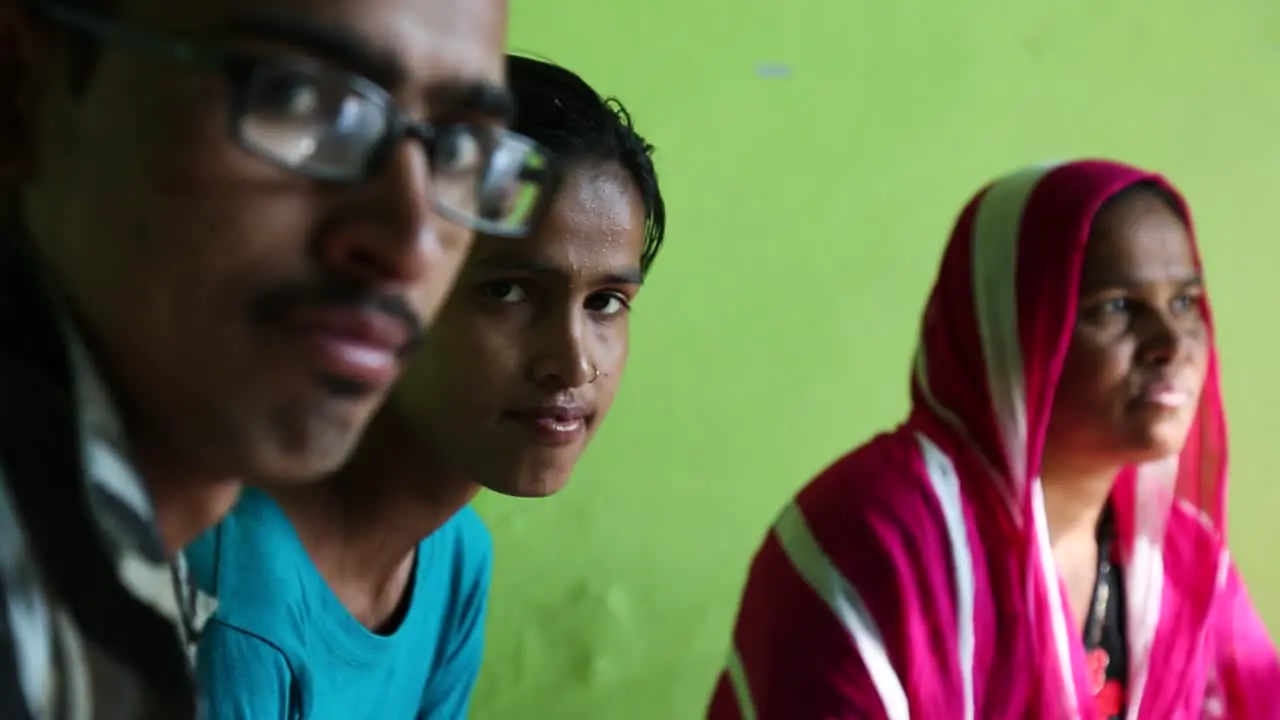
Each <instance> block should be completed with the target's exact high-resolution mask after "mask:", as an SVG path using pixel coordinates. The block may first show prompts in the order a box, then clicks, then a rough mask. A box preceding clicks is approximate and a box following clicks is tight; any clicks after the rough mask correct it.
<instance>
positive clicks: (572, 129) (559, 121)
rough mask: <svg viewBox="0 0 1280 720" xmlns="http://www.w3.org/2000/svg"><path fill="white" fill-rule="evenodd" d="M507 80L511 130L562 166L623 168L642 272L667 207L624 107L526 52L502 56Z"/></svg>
mask: <svg viewBox="0 0 1280 720" xmlns="http://www.w3.org/2000/svg"><path fill="white" fill-rule="evenodd" d="M507 82H508V84H509V85H510V86H511V91H512V92H513V93H515V97H516V108H517V115H516V122H515V127H514V129H515V130H516V131H517V132H519V133H522V134H524V135H527V136H528V137H530V138H533V139H534V140H536V141H537V142H539V143H541V144H542V145H543V146H544V147H546V148H547V149H548V150H550V151H551V152H553V153H555V155H556V156H557V157H558V158H559V159H560V160H561V161H562V162H563V163H565V164H566V165H567V166H570V167H572V166H573V165H576V164H580V163H586V162H605V163H608V162H616V163H618V164H619V165H621V166H622V168H623V169H624V170H626V172H627V175H629V176H630V177H631V180H632V181H633V182H634V183H635V185H636V189H637V190H639V192H640V198H641V200H642V202H643V204H644V213H645V228H644V233H645V243H644V252H643V254H642V255H641V257H640V267H641V269H642V270H643V271H644V272H646V273H647V272H648V271H649V267H650V266H651V265H652V264H653V260H654V258H656V257H657V255H658V250H660V249H661V248H662V241H663V239H664V237H665V235H666V230H667V211H666V205H665V204H664V203H663V201H662V191H661V190H660V189H659V187H658V174H657V171H656V170H655V169H654V166H653V151H654V148H653V145H650V144H649V142H648V141H646V140H645V139H644V138H643V137H642V136H641V135H640V134H639V133H638V132H636V129H635V126H634V125H633V123H632V121H631V114H630V113H629V112H627V109H626V107H624V106H623V104H622V103H621V102H620V101H619V100H618V99H617V98H613V97H602V96H601V95H600V94H599V93H597V92H596V91H595V90H594V89H592V87H591V86H590V85H588V84H587V83H586V81H584V80H583V79H582V78H580V77H578V76H577V75H576V74H574V73H572V72H570V71H569V70H566V69H565V68H563V67H560V66H558V65H554V64H552V63H548V62H543V61H541V60H534V59H532V58H528V57H521V56H518V55H509V56H507Z"/></svg>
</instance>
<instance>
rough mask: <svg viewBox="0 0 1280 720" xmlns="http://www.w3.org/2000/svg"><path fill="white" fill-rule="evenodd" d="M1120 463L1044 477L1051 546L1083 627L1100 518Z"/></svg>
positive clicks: (1094, 569) (1093, 578) (1092, 583)
mask: <svg viewBox="0 0 1280 720" xmlns="http://www.w3.org/2000/svg"><path fill="white" fill-rule="evenodd" d="M1118 471H1119V470H1118V468H1108V469H1106V470H1100V471H1095V472H1061V471H1059V472H1052V471H1049V470H1046V471H1045V473H1044V474H1043V476H1042V478H1041V481H1040V482H1041V486H1042V488H1043V490H1044V514H1045V524H1046V525H1047V528H1046V530H1047V531H1048V535H1049V546H1050V548H1051V549H1052V551H1053V559H1054V563H1055V564H1056V565H1057V567H1058V575H1059V576H1060V577H1061V578H1062V582H1063V585H1064V586H1065V587H1066V591H1067V601H1068V604H1069V605H1070V607H1071V613H1072V616H1073V617H1074V619H1075V622H1076V625H1077V627H1080V628H1083V627H1084V623H1085V621H1086V619H1087V617H1088V612H1089V606H1090V604H1091V602H1092V599H1093V592H1094V586H1095V584H1096V582H1097V575H1098V570H1097V568H1098V532H1097V530H1098V520H1099V518H1101V516H1102V513H1103V511H1104V510H1105V509H1106V506H1107V501H1108V499H1109V498H1110V497H1111V488H1112V486H1113V485H1114V484H1115V478H1116V474H1117V473H1118Z"/></svg>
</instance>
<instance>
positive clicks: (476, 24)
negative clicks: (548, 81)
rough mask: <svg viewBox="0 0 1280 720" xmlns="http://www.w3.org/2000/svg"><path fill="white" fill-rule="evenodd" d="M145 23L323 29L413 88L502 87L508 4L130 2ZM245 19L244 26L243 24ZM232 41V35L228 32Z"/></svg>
mask: <svg viewBox="0 0 1280 720" xmlns="http://www.w3.org/2000/svg"><path fill="white" fill-rule="evenodd" d="M129 4H130V5H133V6H135V7H139V8H140V9H142V8H145V9H143V10H142V13H143V14H144V15H145V16H146V17H145V18H139V19H140V20H144V21H145V20H149V19H152V18H154V19H155V20H156V21H158V22H159V23H160V24H162V25H163V26H165V27H171V28H173V29H183V30H188V31H191V32H195V33H199V34H201V35H205V34H209V33H216V34H227V33H228V32H229V31H228V29H229V28H234V27H236V26H240V27H244V26H248V25H252V24H253V23H254V22H255V21H257V20H262V19H266V20H267V21H268V22H270V24H272V25H274V26H276V27H277V28H286V29H287V28H288V26H289V25H290V24H291V23H295V24H296V25H298V26H299V27H300V28H324V29H326V30H328V31H331V32H335V33H342V34H346V35H350V36H351V38H352V39H354V40H358V41H359V42H360V43H362V44H365V45H368V46H370V49H372V50H375V51H376V52H377V53H379V54H381V55H384V56H386V57H388V58H394V59H395V60H396V61H397V62H398V63H399V64H400V65H401V66H402V69H403V71H404V76H405V79H406V80H407V81H409V82H411V83H413V84H414V85H417V86H423V87H428V86H431V85H435V84H438V83H451V82H456V81H464V82H472V81H488V82H491V83H494V84H501V83H502V82H503V80H504V77H505V65H506V63H505V55H504V48H505V45H506V33H507V2H506V0H208V1H207V2H198V1H196V0H191V1H190V2H184V3H175V2H172V0H130V2H129ZM246 21H247V22H246ZM230 34H231V35H234V34H235V33H234V30H232V31H230Z"/></svg>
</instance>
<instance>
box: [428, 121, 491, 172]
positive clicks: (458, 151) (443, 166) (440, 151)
mask: <svg viewBox="0 0 1280 720" xmlns="http://www.w3.org/2000/svg"><path fill="white" fill-rule="evenodd" d="M484 153H485V149H484V146H483V143H482V142H481V140H480V138H479V137H477V136H476V133H475V130H474V128H472V127H470V126H466V125H454V126H451V127H448V128H446V129H444V130H443V131H442V133H441V135H440V139H439V141H438V142H437V143H436V146H435V155H434V157H432V162H433V163H434V170H435V171H436V172H438V173H443V174H450V175H454V174H470V173H475V172H477V171H478V170H479V169H480V165H481V164H482V163H483V161H484Z"/></svg>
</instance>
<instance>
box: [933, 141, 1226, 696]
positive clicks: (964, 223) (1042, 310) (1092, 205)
mask: <svg viewBox="0 0 1280 720" xmlns="http://www.w3.org/2000/svg"><path fill="white" fill-rule="evenodd" d="M1136 183H1151V184H1154V185H1156V186H1159V187H1160V188H1162V189H1163V190H1164V191H1166V192H1167V193H1168V194H1169V196H1170V197H1172V198H1174V199H1175V200H1176V202H1177V203H1178V206H1179V209H1180V214H1181V215H1182V217H1183V218H1184V219H1186V221H1187V223H1188V226H1190V217H1191V214H1190V210H1189V208H1188V207H1187V206H1186V204H1185V202H1184V201H1183V200H1182V197H1181V195H1180V194H1179V193H1178V192H1177V190H1176V189H1175V188H1174V187H1173V186H1172V185H1171V184H1170V183H1168V182H1167V181H1166V180H1165V179H1164V178H1162V177H1161V176H1159V175H1156V174H1153V173H1149V172H1145V171H1143V170H1139V169H1136V168H1133V167H1129V166H1127V165H1123V164H1120V163H1115V162H1106V161H1080V162H1072V163H1065V164H1053V165H1042V166H1038V167H1033V168H1029V169H1026V170H1023V171H1021V172H1017V173H1014V174H1011V175H1009V176H1006V177H1004V178H1002V179H1000V180H998V181H996V182H994V183H992V184H991V185H989V186H988V187H986V188H984V189H983V190H982V191H981V192H979V193H978V194H977V195H976V196H975V197H974V198H973V200H972V201H970V202H969V204H968V205H967V206H966V208H965V209H964V211H963V213H962V214H961V216H960V218H959V220H958V221H957V223H956V226H955V229H954V232H953V234H952V236H951V241H950V243H949V245H948V247H947V249H946V253H945V255H944V258H943V263H942V268H941V270H940V273H939V277H938V281H937V284H936V285H935V287H934V290H933V293H932V295H931V297H930V299H929V303H928V306H927V309H926V312H925V317H924V323H923V329H922V339H921V342H920V345H919V349H918V351H917V357H916V365H915V372H914V376H913V378H912V398H913V413H912V418H911V423H910V424H912V425H915V426H917V427H918V428H920V429H922V430H925V431H926V432H936V433H945V434H947V435H951V436H953V437H954V436H959V437H960V438H962V441H961V442H960V443H958V444H957V446H959V447H963V448H968V449H969V450H970V451H971V452H970V453H967V454H968V455H969V457H968V458H957V466H958V467H960V468H963V470H962V471H961V474H962V479H963V482H965V483H966V485H967V487H968V489H969V492H971V493H973V494H974V495H973V497H978V498H981V499H982V500H983V502H984V504H986V505H987V507H988V509H989V510H993V509H994V510H995V511H996V513H997V514H998V515H1000V516H1002V517H1003V518H1004V519H1005V521H1006V522H1004V534H1003V537H1004V538H1005V541H1006V542H1008V543H1009V550H1010V552H1009V553H1008V554H1007V558H1008V559H1009V562H1010V563H1023V564H1024V566H1023V568H1021V570H1022V571H1021V572H1018V570H1017V569H1015V568H1008V569H1007V570H1008V572H1009V574H1010V576H1017V577H1024V578H1026V579H1027V580H1028V587H1027V588H1026V593H1027V601H1028V605H1027V607H1028V610H1029V611H1030V612H1031V614H1032V617H1031V622H1029V623H1028V624H1027V626H1026V627H1025V628H1024V629H1025V632H1026V633H1031V634H1033V635H1034V637H1030V638H1026V640H1028V641H1029V644H1030V645H1031V646H1033V647H1036V648H1039V651H1040V652H1041V653H1043V655H1042V657H1044V658H1046V661H1045V662H1043V663H1042V664H1041V666H1042V668H1043V672H1044V677H1042V678H1041V687H1043V688H1046V689H1048V688H1058V689H1059V690H1060V695H1061V697H1064V698H1067V705H1068V708H1067V709H1068V712H1071V711H1072V710H1074V705H1075V704H1074V703H1073V702H1072V699H1084V698H1086V697H1087V695H1086V694H1085V693H1084V689H1083V688H1082V687H1080V686H1081V685H1082V679H1081V677H1079V676H1078V673H1075V672H1073V670H1072V667H1073V662H1072V658H1073V657H1075V656H1076V654H1077V653H1078V652H1079V649H1078V646H1079V645H1080V641H1079V638H1077V637H1074V636H1072V634H1071V633H1070V631H1069V629H1068V628H1069V627H1070V626H1071V623H1069V622H1068V621H1067V619H1066V617H1065V613H1064V604H1063V603H1062V602H1060V601H1054V600H1060V592H1061V589H1060V586H1059V581H1058V575H1057V571H1056V569H1055V566H1054V563H1053V558H1052V556H1051V554H1050V551H1049V547H1048V542H1047V535H1046V528H1045V522H1044V511H1043V504H1042V502H1041V500H1040V486H1039V471H1040V464H1041V458H1042V456H1043V451H1044V442H1045V432H1046V428H1047V427H1048V423H1049V417H1050V412H1051V411H1052V408H1053V401H1054V392H1055V389H1056V388H1057V385H1058V379H1059V377H1060V375H1061V372H1062V366H1063V361H1064V358H1065V357H1066V353H1067V348H1068V346H1069V344H1070V342H1071V337H1072V332H1073V328H1074V326H1075V318H1076V310H1077V307H1076V305H1077V294H1078V286H1079V282H1080V274H1081V267H1082V264H1083V260H1084V254H1085V246H1086V244H1087V242H1088V239H1089V234H1090V229H1091V227H1092V225H1093V221H1094V218H1095V216H1096V214H1097V212H1098V210H1099V208H1100V207H1101V206H1102V205H1103V203H1104V202H1106V200H1107V199H1109V198H1110V197H1112V196H1113V195H1115V194H1116V193H1117V192H1119V191H1121V190H1123V189H1125V188H1126V187H1128V186H1131V185H1134V184H1136ZM1196 257H1197V264H1198V263H1199V255H1198V253H1197V256H1196ZM1204 312H1205V315H1206V321H1207V322H1208V323H1209V332H1210V337H1212V319H1211V317H1210V316H1209V309H1208V306H1207V304H1206V305H1205V309H1204ZM975 377H980V378H984V380H985V382H980V383H979V382H974V378H975ZM1225 503H1226V421H1225V415H1224V413H1223V408H1222V398H1221V391H1220V385H1219V379H1218V359H1217V353H1216V350H1215V349H1213V348H1212V347H1211V349H1210V352H1209V363H1208V374H1207V377H1206V380H1205V384H1204V389H1203V392H1202V394H1201V397H1200V407H1199V410H1198V414H1197V417H1196V420H1195V422H1194V425H1193V427H1192V429H1191V432H1190V434H1189V436H1188V439H1187V443H1186V446H1185V447H1184V448H1183V450H1182V452H1181V454H1180V455H1178V456H1177V457H1176V458H1170V459H1169V460H1167V461H1163V462H1160V463H1152V464H1150V465H1149V466H1144V467H1140V468H1135V469H1134V470H1132V471H1130V472H1126V473H1125V475H1124V476H1123V477H1121V478H1120V479H1119V481H1118V483H1117V490H1116V495H1115V504H1116V507H1117V510H1118V513H1117V516H1118V518H1117V519H1118V526H1119V530H1120V535H1121V538H1122V545H1123V547H1122V553H1123V555H1124V556H1125V558H1126V562H1125V567H1126V590H1127V593H1126V594H1127V598H1128V601H1129V602H1128V608H1127V611H1128V621H1129V627H1130V628H1131V633H1130V637H1131V638H1133V642H1132V643H1131V644H1132V645H1133V646H1134V647H1131V648H1130V658H1131V662H1134V663H1139V664H1141V663H1150V664H1151V667H1149V668H1147V671H1146V672H1139V673H1136V674H1135V675H1136V676H1137V677H1143V678H1145V677H1148V676H1150V675H1152V674H1153V673H1160V672H1164V673H1165V674H1166V676H1168V673H1171V672H1172V671H1173V670H1174V669H1172V668H1165V669H1163V670H1161V669H1159V668H1156V667H1155V665H1156V664H1158V663H1159V658H1153V657H1151V654H1150V650H1151V647H1152V644H1153V643H1154V641H1155V634H1156V631H1157V625H1158V624H1159V621H1160V616H1161V613H1162V608H1163V607H1164V606H1165V605H1166V604H1167V602H1168V601H1169V598H1168V597H1166V594H1165V593H1163V592H1162V591H1163V583H1164V577H1163V572H1162V566H1163V563H1162V553H1163V551H1164V546H1165V530H1166V527H1167V525H1168V521H1169V517H1170V514H1171V512H1172V511H1173V509H1174V508H1175V507H1176V506H1180V507H1182V508H1184V509H1186V510H1189V511H1191V512H1192V513H1194V514H1195V515H1197V516H1199V518H1200V519H1201V521H1202V523H1203V524H1206V525H1208V526H1209V528H1210V529H1211V531H1212V532H1211V533H1206V534H1205V535H1204V537H1205V538H1206V539H1209V538H1212V539H1214V540H1219V541H1220V540H1221V539H1222V537H1223V536H1224V534H1225V532H1224V529H1225ZM1217 547H1218V544H1217V542H1213V541H1207V542H1203V543H1196V544H1195V546H1194V547H1192V548H1188V550H1190V551H1192V552H1196V553H1200V554H1202V555H1203V556H1202V557H1200V558H1199V560H1198V561H1192V562H1191V563H1190V564H1192V565H1196V566H1198V567H1199V568H1201V569H1202V572H1201V575H1202V576H1201V577H1198V578H1195V579H1194V580H1193V581H1194V582H1197V583H1203V587H1205V588H1212V587H1214V586H1215V585H1216V584H1217V583H1216V582H1215V580H1216V578H1215V576H1216V575H1217V573H1218V572H1219V562H1218V560H1219V558H1218V551H1217V549H1216V548H1217ZM1206 592H1208V590H1206ZM1052 657H1056V658H1057V662H1052V661H1048V658H1052ZM1143 691H1144V688H1142V687H1137V688H1130V693H1131V695H1132V694H1137V695H1138V696H1140V695H1141V694H1142V693H1143ZM1048 694H1050V695H1052V694H1055V693H1053V692H1049V693H1048ZM1134 700H1137V698H1134ZM1047 711H1048V710H1047V709H1046V712H1047ZM1071 714H1073V715H1074V712H1071Z"/></svg>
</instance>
